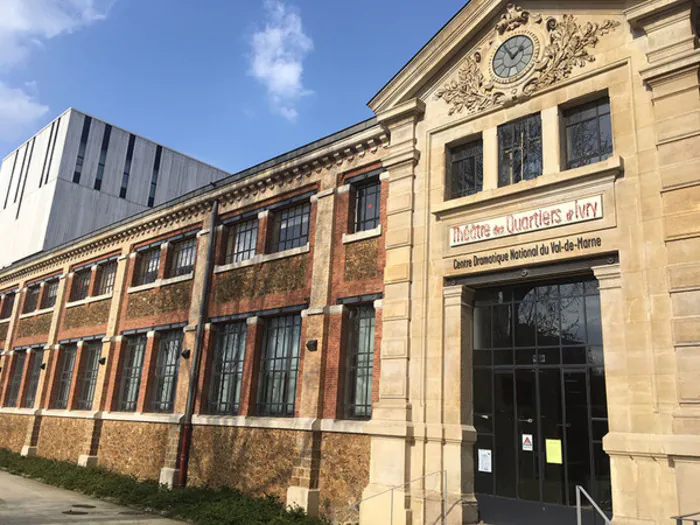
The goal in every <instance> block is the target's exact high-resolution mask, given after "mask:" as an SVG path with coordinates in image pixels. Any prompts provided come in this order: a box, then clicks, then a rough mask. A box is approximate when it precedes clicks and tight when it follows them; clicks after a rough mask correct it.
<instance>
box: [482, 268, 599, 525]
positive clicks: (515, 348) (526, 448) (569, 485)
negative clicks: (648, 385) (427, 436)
mask: <svg viewBox="0 0 700 525" xmlns="http://www.w3.org/2000/svg"><path fill="white" fill-rule="evenodd" d="M603 367H604V363H603V348H602V337H601V319H600V298H599V293H598V287H597V281H595V280H584V281H575V282H562V283H553V284H546V285H543V284H532V285H527V286H518V287H509V288H499V289H490V290H483V291H479V292H477V296H476V304H475V310H474V424H475V427H476V429H477V432H478V437H477V443H476V446H475V454H474V458H475V465H474V471H475V483H476V492H477V497H478V499H479V504H480V511H481V519H483V520H484V521H486V522H487V523H493V524H494V525H507V524H509V523H523V521H522V519H523V517H524V516H525V515H531V516H532V519H533V520H537V521H536V522H537V523H549V522H551V523H561V520H562V519H568V516H569V515H570V514H571V513H572V512H573V510H572V508H571V507H573V506H574V505H575V501H576V493H575V487H576V485H581V486H582V487H584V488H585V489H586V490H587V491H588V492H589V493H590V494H591V495H592V496H593V497H594V498H595V499H596V501H597V502H598V503H599V504H600V505H601V507H602V508H603V509H606V510H608V511H609V510H610V509H611V497H610V467H609V459H608V457H607V455H606V454H605V453H604V452H603V448H602V439H603V436H604V435H605V434H606V433H607V405H606V398H605V376H604V368H603Z"/></svg>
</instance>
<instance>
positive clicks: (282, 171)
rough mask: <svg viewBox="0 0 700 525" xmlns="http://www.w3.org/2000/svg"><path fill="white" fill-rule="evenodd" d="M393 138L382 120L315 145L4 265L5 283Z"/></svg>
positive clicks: (1, 279) (0, 276) (198, 215)
mask: <svg viewBox="0 0 700 525" xmlns="http://www.w3.org/2000/svg"><path fill="white" fill-rule="evenodd" d="M388 143H389V136H388V134H387V132H386V131H385V130H384V128H383V127H382V126H380V125H376V126H373V127H371V128H369V129H366V130H364V131H362V132H360V133H356V134H354V135H351V136H349V137H347V138H345V139H341V140H339V141H337V142H335V143H333V144H329V145H327V146H322V147H319V148H317V149H314V150H311V151H309V152H308V153H307V154H305V155H302V156H300V157H297V158H295V159H291V160H290V161H288V162H285V163H282V164H279V165H276V166H273V167H271V168H268V169H265V170H262V171H261V172H260V173H259V174H256V175H252V176H250V177H246V178H245V179H242V180H239V181H234V182H230V183H228V184H225V185H221V186H216V185H214V187H213V188H212V189H210V190H208V191H205V192H202V193H200V194H198V195H195V196H193V197H191V198H189V199H186V200H184V201H183V202H176V203H173V204H172V205H171V206H167V205H165V206H164V207H162V208H159V209H156V210H153V211H152V212H151V213H149V214H147V215H145V216H139V217H136V218H134V219H133V220H131V221H129V220H128V219H127V220H126V221H124V222H122V223H119V224H116V225H115V226H114V227H113V228H110V229H108V230H106V231H104V232H98V233H96V234H95V235H94V236H91V237H86V238H83V239H77V240H76V241H74V242H72V243H70V244H69V245H67V246H65V247H63V248H61V247H59V248H58V249H55V250H53V251H50V252H48V253H45V254H42V255H40V256H38V257H37V258H33V259H31V260H29V261H27V262H25V263H21V262H20V263H16V264H15V265H13V266H10V267H9V268H6V269H4V270H0V286H3V285H4V284H5V283H12V282H15V281H21V280H23V279H26V278H27V277H29V276H33V275H35V274H40V273H43V272H45V271H47V270H48V269H51V268H55V267H56V266H62V265H65V264H69V263H71V262H73V261H77V260H80V259H83V258H85V257H87V256H89V255H92V254H95V253H99V252H102V251H105V250H107V249H109V248H110V247H113V246H115V245H117V244H121V243H124V242H125V241H128V240H136V239H139V238H143V237H145V236H148V235H153V234H156V233H157V232H159V231H162V230H164V229H169V228H173V227H177V225H178V224H183V223H187V222H190V223H191V222H192V221H195V220H197V219H199V220H201V219H203V218H204V216H205V215H206V213H207V212H209V211H210V210H211V208H212V206H213V203H214V201H217V200H218V201H220V202H223V203H231V202H236V201H241V200H242V199H244V198H248V197H252V196H256V195H258V194H260V193H264V192H266V191H268V190H272V189H273V188H275V187H282V186H285V185H291V184H294V183H298V182H299V181H302V180H303V179H305V178H307V177H310V176H311V175H312V174H313V173H314V172H316V173H319V172H321V171H323V170H324V169H331V168H339V167H341V166H343V165H344V164H346V163H350V162H352V161H354V160H356V159H361V158H365V157H367V156H370V155H376V154H377V153H378V152H379V150H380V149H384V148H386V147H387V146H388ZM166 204H167V203H166Z"/></svg>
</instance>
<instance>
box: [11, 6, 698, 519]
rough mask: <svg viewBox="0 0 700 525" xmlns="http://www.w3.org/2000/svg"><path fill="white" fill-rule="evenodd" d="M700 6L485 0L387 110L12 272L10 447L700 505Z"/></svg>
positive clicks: (396, 496) (342, 480) (503, 503)
mask: <svg viewBox="0 0 700 525" xmlns="http://www.w3.org/2000/svg"><path fill="white" fill-rule="evenodd" d="M697 27H698V24H697V11H696V4H695V2H692V1H690V0H646V1H627V2H625V1H619V2H618V1H606V2H598V3H592V4H591V5H587V6H585V7H584V6H581V5H580V3H575V2H572V1H568V0H567V1H560V2H543V1H536V0H532V1H523V2H522V3H520V4H518V5H513V4H510V3H508V2H505V1H500V0H472V1H471V2H469V3H468V4H467V5H466V6H465V7H464V8H463V9H462V10H461V11H460V12H459V13H457V14H456V15H455V16H454V17H453V18H452V19H451V20H450V21H449V22H448V23H447V24H446V25H445V26H444V27H443V28H442V29H441V31H440V32H439V33H438V34H437V35H436V36H435V37H434V38H433V39H432V40H431V41H430V42H428V43H427V44H426V46H425V47H424V48H423V49H421V50H420V51H419V52H418V54H416V56H415V57H413V59H411V61H410V62H409V63H408V64H407V65H406V66H405V67H404V68H403V69H402V70H401V71H400V72H399V73H398V74H397V75H396V76H394V77H393V78H392V79H391V80H390V81H389V83H388V84H387V85H386V86H385V87H384V88H382V90H381V91H380V92H379V93H378V94H377V95H376V96H375V97H374V98H373V99H372V100H371V101H370V103H369V105H370V107H371V108H372V110H373V111H374V113H375V115H376V118H375V119H372V120H370V121H367V122H364V123H361V124H358V125H356V126H354V127H352V128H348V129H347V130H344V131H342V132H339V133H337V134H335V135H332V136H330V137H326V138H325V139H322V140H320V141H318V142H315V143H313V144H310V145H308V146H306V147H304V148H301V149H299V150H295V151H293V152H290V153H289V154H287V155H285V156H283V157H279V158H277V159H273V160H271V161H269V162H268V163H265V164H263V165H261V166H258V167H255V168H252V169H251V170H248V171H246V172H244V173H242V174H239V175H236V176H233V177H231V178H229V179H226V180H224V181H222V182H221V183H220V184H219V185H218V187H216V188H206V189H202V190H201V191H199V192H196V193H195V194H192V195H189V196H188V197H187V198H184V199H180V200H178V201H176V202H172V203H170V204H168V205H167V206H163V207H161V208H159V209H155V210H153V211H152V212H150V213H147V214H143V215H141V216H139V217H136V218H134V219H133V220H130V221H125V222H123V223H120V224H117V225H115V226H113V227H111V228H108V229H105V230H104V231H102V232H100V233H99V234H97V235H95V236H92V237H89V238H84V239H80V240H78V241H76V242H74V243H72V244H69V245H66V246H63V247H59V248H57V249H55V250H52V251H46V252H43V253H41V254H37V255H36V256H34V257H32V258H30V259H27V260H25V261H21V262H20V263H17V264H15V265H13V266H11V267H10V268H7V269H5V270H3V271H2V272H1V273H0V293H1V294H2V297H3V299H2V303H0V318H2V320H0V336H2V337H0V341H4V347H3V353H2V361H0V366H1V367H2V371H1V373H0V385H2V392H1V393H0V396H1V397H0V400H1V401H0V402H1V403H2V408H0V419H1V420H2V425H1V426H0V446H2V447H5V448H10V449H13V450H18V451H22V452H23V453H24V454H37V455H40V456H46V457H55V458H60V459H66V460H70V461H77V462H79V463H80V464H83V465H92V464H98V465H103V466H105V467H108V468H111V469H115V470H118V471H120V472H126V473H131V474H134V475H136V476H139V477H143V478H153V479H160V480H161V482H163V483H167V484H170V485H172V484H176V483H184V482H188V483H193V484H208V485H214V486H219V485H231V486H236V487H238V488H241V489H242V490H244V491H247V492H250V493H253V494H261V493H270V494H276V495H278V496H280V497H281V498H283V499H284V500H286V501H287V502H289V503H290V504H297V505H301V506H302V507H304V508H306V509H308V510H309V511H310V512H314V513H315V512H321V513H323V514H325V515H327V516H330V517H335V516H338V518H339V519H340V520H342V521H343V522H345V521H348V520H350V521H352V520H358V519H359V520H360V522H361V523H363V524H365V523H366V524H374V523H376V524H387V523H392V524H399V523H400V524H424V523H435V522H439V520H440V518H441V516H442V515H443V513H444V512H445V511H447V521H448V522H449V523H465V524H467V523H470V524H471V523H478V522H479V520H483V521H484V522H486V523H491V524H495V525H509V524H517V523H523V522H537V523H545V524H546V523H552V524H554V523H556V524H560V523H569V522H573V520H574V519H575V514H574V511H573V505H574V504H575V501H576V495H577V487H582V488H583V489H584V490H585V491H586V492H587V493H589V494H590V496H591V497H592V498H593V499H594V500H595V501H597V502H598V504H599V505H600V506H601V507H602V508H603V509H604V510H605V511H606V512H608V513H609V514H610V515H612V516H613V523H615V524H616V525H642V524H649V523H654V524H667V523H672V521H671V517H672V516H675V515H678V514H683V513H692V512H698V511H700V493H698V491H697V488H696V487H697V486H698V484H699V483H700V423H699V421H700V412H699V411H698V408H697V407H698V403H699V402H700V401H699V400H700V391H698V387H697V385H698V381H697V377H698V357H697V355H698V350H699V348H700V240H699V239H700V190H698V188H700V179H699V178H698V172H699V170H698V169H697V167H698V164H699V159H700V156H699V154H698V151H700V148H698V147H696V142H697V141H698V136H699V130H700V120H699V119H698V115H700V92H699V89H698V87H699V86H698V73H699V68H700V51H698V49H697V34H696V31H697ZM145 444H148V446H146V445H145ZM360 501H361V503H360ZM356 502H358V505H356V506H354V505H353V504H354V503H356ZM587 519H592V517H591V516H588V518H587Z"/></svg>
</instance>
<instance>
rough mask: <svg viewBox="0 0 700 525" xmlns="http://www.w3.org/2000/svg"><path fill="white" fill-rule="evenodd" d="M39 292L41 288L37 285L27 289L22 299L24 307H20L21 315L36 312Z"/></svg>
mask: <svg viewBox="0 0 700 525" xmlns="http://www.w3.org/2000/svg"><path fill="white" fill-rule="evenodd" d="M39 292H41V286H39V285H38V284H36V285H34V286H30V287H29V288H27V293H26V295H25V297H24V306H23V307H22V313H23V314H28V313H29V312H33V311H34V310H36V307H37V305H38V303H39Z"/></svg>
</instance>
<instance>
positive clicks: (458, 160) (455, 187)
mask: <svg viewBox="0 0 700 525" xmlns="http://www.w3.org/2000/svg"><path fill="white" fill-rule="evenodd" d="M448 162H449V167H448V173H449V175H448V184H447V186H448V196H449V198H450V199H456V198H458V197H466V196H467V195H474V194H475V193H478V192H480V191H481V190H482V189H483V186H484V146H483V143H482V142H481V141H480V140H476V141H473V142H469V143H468V144H463V145H461V146H457V147H455V148H452V149H451V150H450V154H449V156H448Z"/></svg>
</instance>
